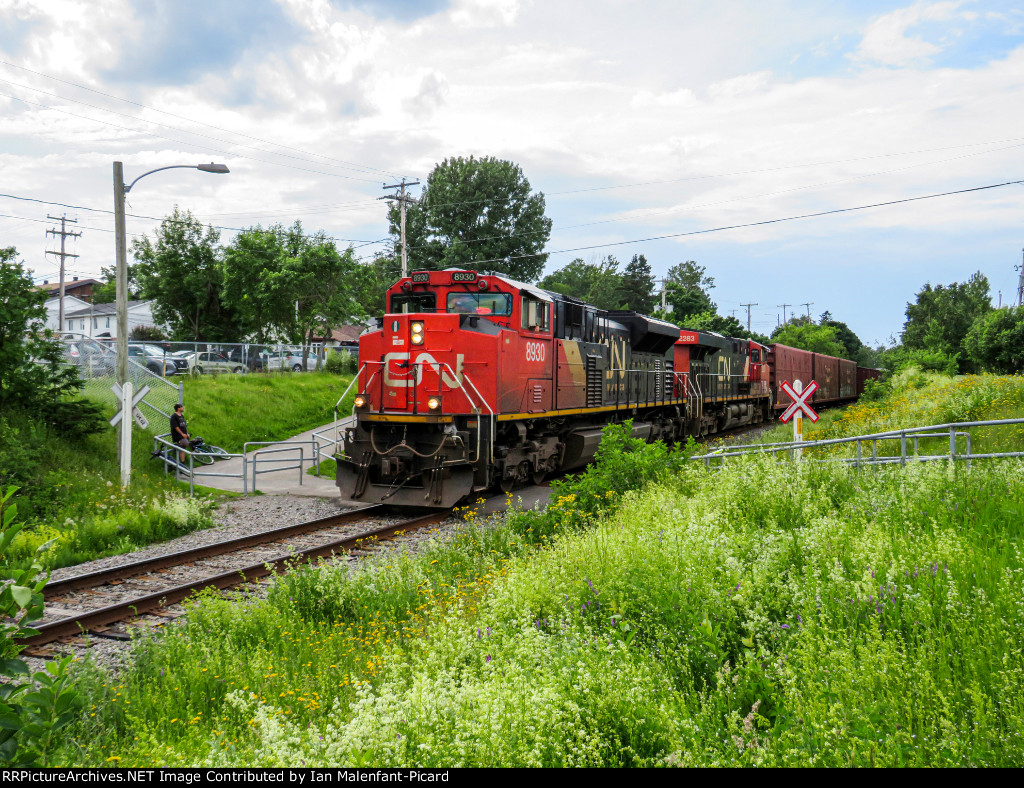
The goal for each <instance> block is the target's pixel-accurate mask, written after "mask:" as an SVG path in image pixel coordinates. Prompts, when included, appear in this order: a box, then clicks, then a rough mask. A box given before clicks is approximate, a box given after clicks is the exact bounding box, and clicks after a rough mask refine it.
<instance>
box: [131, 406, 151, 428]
mask: <svg viewBox="0 0 1024 788" xmlns="http://www.w3.org/2000/svg"><path fill="white" fill-rule="evenodd" d="M132 418H133V419H135V423H136V424H138V425H139V429H140V430H144V429H146V428H147V427H149V419H147V418H146V415H145V414H144V413H143V412H142V411H141V410H139V409H138V408H132Z"/></svg>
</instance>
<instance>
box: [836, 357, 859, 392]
mask: <svg viewBox="0 0 1024 788" xmlns="http://www.w3.org/2000/svg"><path fill="white" fill-rule="evenodd" d="M856 396H857V362H856V361H850V360H849V359H847V358H841V359H839V398H840V399H853V398H854V397H856Z"/></svg>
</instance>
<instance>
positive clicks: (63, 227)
mask: <svg viewBox="0 0 1024 788" xmlns="http://www.w3.org/2000/svg"><path fill="white" fill-rule="evenodd" d="M46 218H47V219H53V220H54V221H57V220H60V231H57V230H56V229H55V228H52V229H49V230H47V231H46V234H47V235H55V236H56V235H59V236H60V251H59V252H47V254H52V255H55V256H57V257H59V258H60V304H59V305H58V307H57V335H58V336H60V335H61V334H62V333H63V332H64V259H65V258H67V257H78V255H77V254H71V253H70V252H65V251H64V241H65V239H67V238H80V237H81V236H82V234H81V233H69V232H68V231H67V222H71V224H78V220H77V219H69V218H67V215H66V214H65V215H64V216H50V214H46Z"/></svg>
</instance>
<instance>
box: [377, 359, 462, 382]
mask: <svg viewBox="0 0 1024 788" xmlns="http://www.w3.org/2000/svg"><path fill="white" fill-rule="evenodd" d="M465 359H466V356H465V354H464V353H459V354H458V355H457V356H456V357H455V370H454V372H455V377H454V378H453V377H452V376H451V373H450V372H449V367H448V366H442V364H441V362H439V361H438V360H437V359H436V358H434V357H433V356H432V355H431V354H430V353H427V352H426V351H424V352H422V353H418V354H417V355H416V358H415V359H413V358H412V354H411V353H388V354H387V355H386V356H384V385H385V386H391V387H392V388H399V389H404V388H409V387H410V386H413V385H416V386H418V385H419V384H420V383H422V382H423V368H424V367H428V366H429V367H430V368H431V369H432V370H434V372H435V373H436V374H438V375H440V376H441V381H442V382H443V383H444V384H445V385H446V386H450V387H451V388H453V389H457V388H460V387H461V386H462V365H463V362H464V361H465ZM392 362H398V363H396V364H393V363H392ZM410 369H412V370H415V372H414V373H413V374H414V375H415V383H413V380H412V379H411V378H410V375H409V370H410Z"/></svg>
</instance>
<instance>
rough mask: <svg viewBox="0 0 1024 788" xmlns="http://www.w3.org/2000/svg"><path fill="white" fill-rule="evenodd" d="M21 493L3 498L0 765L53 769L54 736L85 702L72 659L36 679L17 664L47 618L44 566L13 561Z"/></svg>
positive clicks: (0, 516)
mask: <svg viewBox="0 0 1024 788" xmlns="http://www.w3.org/2000/svg"><path fill="white" fill-rule="evenodd" d="M16 490H17V488H16V487H9V488H8V489H7V492H6V493H4V494H3V495H2V496H0V556H3V564H0V582H2V590H0V679H2V680H0V765H2V766H5V767H10V766H48V765H50V764H49V763H48V761H47V756H48V754H49V750H50V745H51V743H52V742H53V734H54V733H55V732H56V731H58V730H59V729H61V728H63V727H65V726H66V725H68V724H69V723H70V722H71V721H72V720H73V719H74V718H75V716H76V711H77V706H78V705H79V703H80V700H79V697H78V694H77V693H76V692H75V691H74V690H73V689H72V687H71V684H70V678H69V677H68V673H67V669H68V666H69V665H70V664H71V660H72V658H71V657H65V658H63V659H61V660H59V661H57V662H50V663H47V665H46V668H45V670H42V671H39V672H37V673H35V674H33V675H31V676H30V675H29V669H28V665H26V664H25V662H24V661H23V660H21V659H18V658H17V657H18V655H19V654H20V653H21V651H22V649H23V647H22V646H21V645H20V644H19V643H18V640H19V639H20V638H24V637H28V636H30V635H34V634H36V630H34V629H32V628H31V627H30V626H29V624H31V623H32V622H33V621H38V620H39V619H41V618H42V617H43V588H44V587H45V586H46V580H47V578H45V577H44V578H40V577H39V573H40V571H41V570H42V567H41V566H40V565H39V563H38V562H36V561H30V562H27V563H24V564H21V565H18V564H16V563H14V562H11V561H10V559H9V557H8V551H7V548H8V546H9V545H10V543H11V542H12V541H13V540H14V538H15V537H16V536H18V533H19V532H20V531H21V529H22V526H21V525H16V524H15V522H14V518H15V515H16V514H17V506H16V505H15V504H12V503H9V501H10V499H11V497H12V496H13V495H14V492H15V491H16ZM44 547H45V546H44ZM42 549H44V548H40V550H42Z"/></svg>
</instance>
